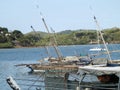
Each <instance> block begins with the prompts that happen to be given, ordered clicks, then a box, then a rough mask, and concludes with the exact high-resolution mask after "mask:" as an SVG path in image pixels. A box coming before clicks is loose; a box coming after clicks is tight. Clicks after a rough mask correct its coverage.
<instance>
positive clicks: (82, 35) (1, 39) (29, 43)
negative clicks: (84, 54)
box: [0, 27, 120, 48]
mask: <svg viewBox="0 0 120 90" xmlns="http://www.w3.org/2000/svg"><path fill="white" fill-rule="evenodd" d="M102 33H103V37H104V39H105V41H106V42H107V43H120V28H117V27H114V28H110V29H104V30H102ZM97 39H98V38H97V30H83V29H79V30H65V31H61V32H57V33H55V32H54V33H50V35H48V33H46V32H29V33H27V34H23V33H22V32H21V31H20V30H13V31H11V32H10V31H9V30H8V29H7V28H5V27H0V48H14V47H38V46H48V45H53V44H55V43H56V44H57V45H80V44H96V43H97ZM100 43H102V41H100Z"/></svg>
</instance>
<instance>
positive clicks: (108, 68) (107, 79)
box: [79, 16, 120, 83]
mask: <svg viewBox="0 0 120 90" xmlns="http://www.w3.org/2000/svg"><path fill="white" fill-rule="evenodd" d="M94 20H95V23H96V24H97V26H98V28H99V34H100V36H101V39H102V41H103V44H104V46H105V49H106V54H107V58H106V63H104V64H97V65H95V64H93V63H91V65H88V66H82V67H81V66H80V67H79V73H81V72H83V73H84V74H92V75H95V76H97V78H98V80H99V81H100V82H102V83H118V82H120V81H119V80H120V64H119V63H115V61H114V62H113V60H112V59H111V56H110V52H109V50H108V48H107V45H106V43H105V40H104V38H103V34H102V33H101V31H100V27H99V24H98V22H97V20H96V17H95V16H94ZM119 61H120V60H117V61H116V62H119ZM83 73H82V74H83Z"/></svg>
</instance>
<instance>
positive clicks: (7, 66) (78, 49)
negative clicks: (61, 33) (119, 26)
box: [0, 44, 120, 90]
mask: <svg viewBox="0 0 120 90" xmlns="http://www.w3.org/2000/svg"><path fill="white" fill-rule="evenodd" d="M95 46H96V45H74V46H61V47H59V48H60V50H61V52H62V54H63V56H69V55H76V54H77V55H87V54H88V50H89V49H90V48H93V47H95ZM108 48H109V50H120V44H111V45H108ZM49 51H50V52H51V56H54V57H57V55H56V53H55V51H54V49H53V48H51V47H50V49H49ZM47 56H48V55H47V52H46V49H44V48H20V49H0V90H11V88H10V87H9V86H8V84H7V83H6V78H7V77H8V76H12V77H14V78H15V79H18V78H19V79H20V78H21V79H23V78H24V79H34V80H38V79H39V78H40V77H39V75H35V74H34V75H33V74H29V73H28V71H29V69H28V68H25V67H15V66H14V65H16V64H22V63H38V60H41V59H42V58H45V57H47ZM111 56H112V59H119V58H120V53H113V54H112V55H111ZM41 79H42V78H41ZM16 82H17V83H18V84H19V85H20V87H21V89H22V90H36V89H35V88H36V87H30V86H24V85H22V84H29V83H30V84H33V82H24V83H23V81H20V80H16ZM37 85H45V83H44V82H42V83H41V82H39V83H37ZM28 88H29V89H28ZM43 90H44V89H43Z"/></svg>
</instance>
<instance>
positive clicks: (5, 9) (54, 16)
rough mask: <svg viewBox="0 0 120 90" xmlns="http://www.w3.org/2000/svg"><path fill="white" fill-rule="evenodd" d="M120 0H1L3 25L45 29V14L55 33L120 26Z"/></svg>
mask: <svg viewBox="0 0 120 90" xmlns="http://www.w3.org/2000/svg"><path fill="white" fill-rule="evenodd" d="M119 4H120V0H0V27H6V28H8V30H9V31H14V30H20V31H21V32H22V33H28V32H31V31H32V29H31V28H30V26H33V27H34V29H35V30H36V31H43V32H44V31H45V32H46V29H45V26H44V24H43V22H42V20H41V16H40V12H41V13H42V15H43V17H44V18H45V21H46V23H47V25H48V27H52V28H53V30H55V32H60V31H63V30H77V29H97V28H96V24H95V22H94V20H93V16H94V15H95V16H96V17H97V20H98V22H99V25H100V27H101V28H102V29H106V28H112V27H120V10H119V9H120V5H119Z"/></svg>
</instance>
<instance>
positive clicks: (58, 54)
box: [40, 13, 63, 61]
mask: <svg viewBox="0 0 120 90" xmlns="http://www.w3.org/2000/svg"><path fill="white" fill-rule="evenodd" d="M40 15H41V19H42V21H43V23H44V26H45V28H46V30H47V32H48V35H49V37H50V38H51V36H50V31H49V29H48V27H47V24H46V22H45V19H44V18H43V16H42V14H41V13H40ZM50 41H51V40H50ZM54 41H55V40H54ZM55 42H56V41H55ZM53 47H54V49H55V51H56V53H57V56H58V59H59V61H61V59H63V57H62V55H61V54H60V51H59V50H58V48H57V45H56V44H55V43H53Z"/></svg>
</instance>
